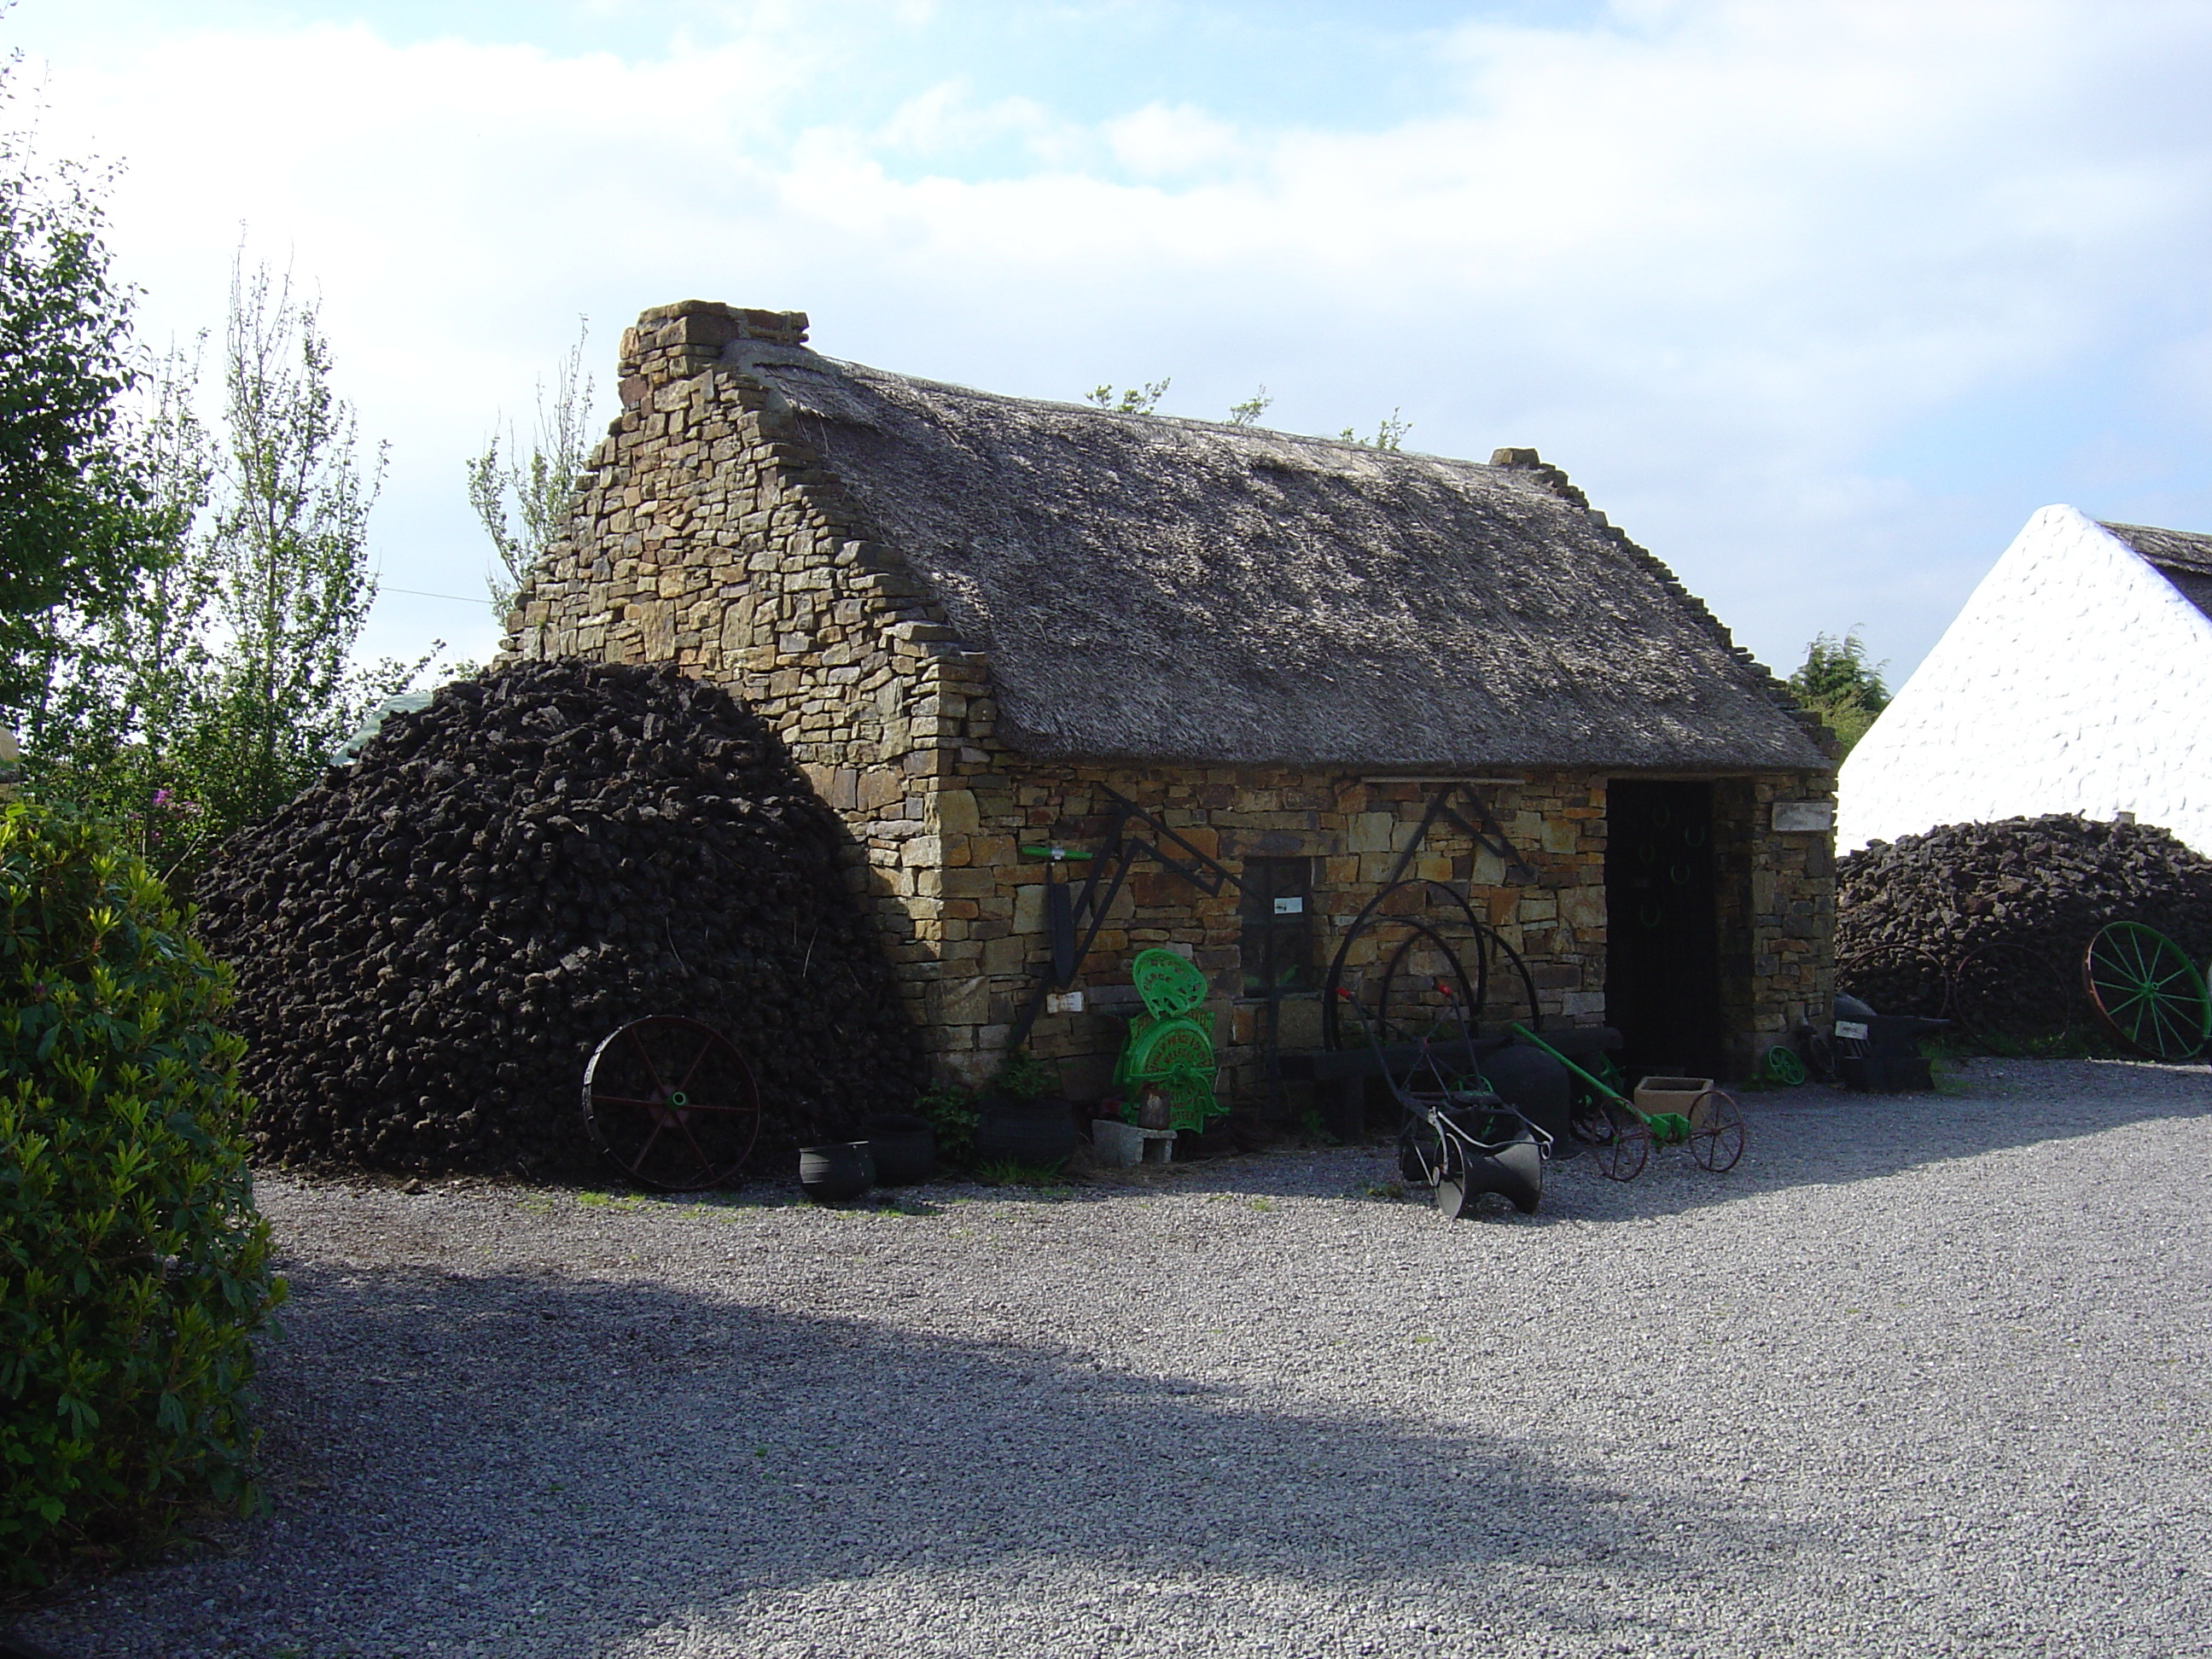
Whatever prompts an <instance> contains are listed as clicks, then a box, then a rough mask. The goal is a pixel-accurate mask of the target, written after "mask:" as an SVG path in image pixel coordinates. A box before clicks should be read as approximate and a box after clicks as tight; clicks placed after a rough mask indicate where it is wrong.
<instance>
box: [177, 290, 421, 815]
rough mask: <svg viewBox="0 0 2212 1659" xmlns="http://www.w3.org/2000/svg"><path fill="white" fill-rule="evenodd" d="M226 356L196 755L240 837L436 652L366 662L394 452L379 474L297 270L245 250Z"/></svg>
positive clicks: (192, 766)
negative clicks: (375, 522) (381, 495)
mask: <svg viewBox="0 0 2212 1659" xmlns="http://www.w3.org/2000/svg"><path fill="white" fill-rule="evenodd" d="M223 358H224V368H223V386H224V422H223V434H222V445H221V455H220V459H219V460H218V463H217V466H216V483H217V486H218V488H217V491H216V510H215V515H214V521H213V524H212V526H210V530H209V532H208V534H207V537H206V538H205V541H204V544H203V552H204V558H205V560H206V564H205V567H204V570H205V580H206V581H207V582H208V584H209V587H210V614H211V616H212V618H213V620H214V622H215V623H216V628H215V629H214V632H213V638H214V640H215V641H216V643H214V644H213V645H212V646H211V647H210V664H209V669H208V673H207V675H206V677H205V680H204V684H203V685H202V687H201V689H200V690H199V693H198V695H197V705H198V706H197V708H196V710H195V714H194V718H193V720H192V723H191V732H189V734H188V736H187V738H186V740H185V744H184V750H185V753H184V754H183V756H182V757H181V759H182V761H183V763H184V764H185V767H186V768H187V769H189V770H190V771H191V773H192V774H193V775H194V778H195V781H196V783H197V787H199V788H200V790H201V791H202V794H201V797H200V805H202V806H203V807H204V809H205V810H206V811H208V812H209V813H210V815H211V816H212V817H213V818H214V820H215V822H216V824H218V825H219V826H222V827H223V828H226V829H227V828H230V827H234V826H236V825H239V824H243V823H253V822H255V821H256V820H258V819H260V818H264V817H268V816H269V815H270V813H272V812H274V811H276V809H277V808H278V807H280V806H282V805H284V804H285V802H287V801H289V800H290V799H292V797H293V796H295V794H297V793H299V792H300V791H301V789H302V788H303V787H306V785H307V783H308V782H309V781H312V780H313V777H314V776H315V775H316V774H317V773H318V772H319V771H320V770H321V769H322V768H323V766H324V765H325V763H326V762H327V761H328V759H329V757H330V754H331V750H334V749H336V748H337V745H338V744H340V743H341V742H343V740H344V738H346V736H347V735H348V734H349V732H351V731H352V729H353V728H354V727H355V726H356V725H357V724H358V723H359V721H360V720H361V718H362V715H363V714H365V713H366V712H367V710H368V708H369V707H371V706H372V705H373V704H374V703H375V702H377V701H378V700H379V699H380V698H382V697H384V696H389V695H390V694H391V693H392V692H393V691H396V690H399V689H400V688H401V687H402V686H404V684H407V683H408V682H409V681H410V680H412V679H413V678H414V677H415V675H416V673H417V672H419V671H421V670H422V667H423V666H425V665H427V664H428V661H429V660H430V657H429V656H425V657H424V658H422V659H421V660H420V661H418V662H416V663H414V664H412V665H405V664H398V663H392V662H386V663H385V664H383V665H380V667H379V668H377V669H375V670H372V671H367V672H362V671H358V670H356V668H355V667H354V665H353V659H352V653H353V647H354V646H355V645H356V642H357V641H359V640H360V638H361V633H362V628H363V627H364V625H366V623H368V613H369V609H370V607H371V606H372V605H374V604H375V602H376V580H375V578H374V576H373V575H372V574H370V570H369V561H368V514H369V510H370V508H371V507H374V504H375V501H376V496H377V493H378V490H379V488H380V485H381V483H382V479H383V472H384V457H385V451H384V447H382V446H381V445H380V446H379V447H377V448H376V450H375V451H374V455H373V457H372V458H371V459H370V460H369V461H368V464H367V465H363V462H362V458H361V454H360V437H359V432H358V428H357V422H356V417H355V415H354V411H353V409H352V406H351V405H350V404H347V403H346V402H345V401H344V400H343V399H342V398H339V397H338V396H337V392H335V391H333V390H332V388H331V348H330V342H329V340H328V338H327V337H325V335H324V334H323V332H322V328H321V319H320V315H319V306H318V304H317V302H316V301H313V300H310V299H303V298H301V297H299V296H297V295H295V293H294V292H293V288H292V280H291V277H290V276H289V274H287V275H283V276H278V275H276V274H275V273H273V272H272V271H271V270H270V268H269V267H268V266H267V265H265V264H264V265H259V266H257V267H256V268H255V269H254V270H252V271H251V272H248V271H247V270H246V266H245V259H244V255H243V254H242V253H241V254H240V258H239V259H238V261H237V263H236V264H234V266H233V269H232V273H231V290H230V318H229V323H228V328H227V329H226V331H225V334H224V352H223ZM441 646H442V642H441ZM435 650H436V647H434V649H433V652H432V653H431V655H435Z"/></svg>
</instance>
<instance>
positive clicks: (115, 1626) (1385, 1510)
mask: <svg viewBox="0 0 2212 1659" xmlns="http://www.w3.org/2000/svg"><path fill="white" fill-rule="evenodd" d="M288 1322H289V1324H290V1325H291V1326H292V1327H293V1328H295V1332H296V1333H297V1336H296V1338H295V1340H294V1341H293V1342H291V1343H290V1344H289V1345H288V1346H283V1347H279V1348H278V1349H277V1350H276V1351H275V1352H273V1353H272V1354H271V1355H270V1363H269V1364H268V1365H267V1366H266V1370H265V1375H266V1395H267V1401H268V1407H269V1409H268V1412H267V1413H266V1414H265V1420H266V1421H268V1423H269V1424H270V1442H269V1446H268V1454H269V1456H268V1461H269V1472H270V1486H271V1488H272V1490H273V1492H275V1495H276V1510H275V1513H274V1515H273V1516H270V1517H269V1518H267V1519H264V1520H263V1521H260V1522H255V1523H253V1524H252V1525H251V1526H249V1527H247V1528H243V1529H242V1530H241V1532H240V1534H238V1535H237V1536H236V1537H235V1538H234V1539H233V1540H232V1541H231V1542H230V1544H229V1546H228V1547H224V1548H218V1549H216V1550H212V1551H210V1552H209V1553H204V1554H203V1555H201V1556H200V1557H198V1558H197V1559H191V1560H188V1561H185V1562H182V1563H179V1564H176V1565H170V1566H167V1567H162V1568H159V1569H155V1570H154V1571H149V1572H144V1573H139V1574H135V1575H130V1576H126V1577H122V1578H118V1579H117V1580H114V1581H112V1582H111V1583H108V1584H106V1585H104V1586H100V1587H98V1588H97V1589H94V1591H93V1592H92V1593H91V1595H89V1596H88V1598H87V1599H86V1600H85V1601H79V1602H77V1603H76V1604H74V1605H73V1606H66V1607H59V1608H55V1609H52V1610H50V1611H49V1612H47V1613H44V1614H41V1615H39V1616H37V1617H34V1618H33V1619H31V1620H27V1621H26V1623H25V1625H24V1626H23V1629H24V1631H25V1632H26V1633H27V1634H29V1635H31V1636H33V1637H35V1638H39V1639H41V1640H45V1641H48V1642H50V1643H52V1644H54V1645H56V1646H57V1647H58V1648H59V1649H60V1650H62V1651H63V1652H64V1653H65V1654H67V1655H69V1656H71V1659H93V1656H95V1655H100V1656H106V1655H113V1656H122V1655H130V1656H133V1659H150V1656H154V1655H157V1654H158V1655H191V1656H194V1659H199V1656H206V1655H213V1654H223V1653H231V1652H240V1653H250V1654H255V1655H268V1656H274V1655H278V1654H283V1653H291V1654H295V1655H297V1656H303V1659H304V1656H307V1655H314V1656H325V1655H339V1654H348V1655H350V1654H360V1655H386V1654H394V1653H402V1652H408V1653H433V1652H435V1653H437V1654H441V1655H443V1654H449V1653H460V1652H469V1651H482V1652H486V1653H500V1654H508V1653H512V1654H521V1655H583V1654H590V1653H595V1652H599V1651H601V1650H605V1649H607V1648H608V1647H610V1646H611V1645H613V1644H618V1643H621V1642H623V1640H625V1639H626V1638H634V1637H635V1636H637V1635H638V1634H639V1633H640V1632H641V1631H644V1630H647V1629H649V1628H653V1627H655V1626H663V1625H665V1624H666V1623H667V1622H668V1621H670V1620H679V1621H680V1620H687V1619H690V1618H694V1617H696V1618H698V1619H700V1620H703V1621H705V1622H707V1623H709V1624H712V1623H713V1622H714V1620H715V1612H716V1609H717V1608H718V1607H726V1605H727V1604H728V1603H729V1602H730V1601H731V1600H732V1598H735V1597H739V1596H744V1595H748V1594H752V1593H757V1592H774V1591H776V1590H779V1589H790V1588H792V1587H794V1586H805V1585H809V1584H818V1583H822V1582H823V1581H824V1580H829V1579H836V1580H846V1581H849V1580H854V1579H864V1578H867V1577H871V1576H878V1575H885V1574H896V1573H899V1572H902V1571H911V1572H915V1573H921V1574H927V1573H930V1572H931V1571H971V1572H972V1571H988V1572H994V1573H995V1574H998V1575H999V1576H1000V1577H1002V1578H1003V1577H1005V1576H1006V1575H1008V1574H1010V1573H1011V1574H1013V1575H1014V1576H1015V1577H1016V1578H1017V1579H1018V1578H1019V1577H1021V1576H1023V1575H1024V1574H1026V1575H1028V1576H1029V1577H1030V1579H1031V1582H1032V1583H1033V1585H1034V1586H1035V1587H1036V1588H1035V1589H1033V1590H1032V1591H1031V1592H1030V1594H1040V1593H1042V1590H1043V1589H1044V1588H1045V1587H1046V1586H1047V1585H1048V1584H1049V1583H1050V1578H1051V1575H1052V1573H1053V1572H1054V1571H1055V1566H1056V1564H1066V1565H1068V1566H1071V1567H1073V1569H1075V1570H1077V1571H1083V1572H1088V1573H1091V1574H1094V1575H1095V1574H1103V1575H1105V1576H1106V1577H1108V1578H1109V1579H1126V1580H1139V1581H1143V1582H1144V1583H1146V1585H1148V1586H1153V1587H1167V1588H1169V1589H1172V1587H1173V1585H1174V1584H1175V1583H1176V1582H1178V1581H1179V1580H1182V1579H1187V1578H1189V1577H1193V1576H1194V1575H1196V1574H1199V1573H1200V1572H1210V1573H1222V1572H1226V1573H1230V1574H1233V1575H1241V1576H1244V1577H1249V1578H1253V1579H1257V1578H1261V1577H1289V1578H1294V1579H1296V1580H1297V1582H1299V1583H1301V1584H1302V1585H1307V1586H1318V1587H1322V1588H1326V1587H1328V1586H1330V1585H1335V1586H1338V1587H1340V1589H1341V1590H1342V1591H1343V1592H1345V1593H1348V1594H1352V1595H1358V1594H1361V1593H1363V1591H1364V1590H1365V1589H1368V1588H1370V1587H1371V1586H1372V1583H1373V1581H1375V1580H1376V1579H1378V1578H1381V1579H1387V1580H1397V1581H1401V1582H1409V1583H1413V1584H1416V1585H1418V1584H1420V1583H1430V1584H1437V1585H1441V1584H1445V1583H1451V1584H1455V1585H1459V1586H1461V1587H1462V1588H1465V1587H1468V1585H1470V1584H1471V1583H1480V1582H1481V1581H1483V1580H1484V1579H1485V1577H1486V1575H1489V1574H1494V1573H1496V1572H1498V1571H1500V1570H1504V1569H1510V1570H1512V1571H1514V1572H1515V1573H1516V1574H1517V1577H1519V1579H1521V1580H1524V1581H1525V1580H1528V1579H1530V1578H1532V1577H1534V1579H1537V1580H1543V1575H1544V1573H1545V1572H1546V1571H1547V1570H1548V1569H1550V1568H1553V1567H1557V1568H1559V1569H1562V1570H1569V1569H1571V1570H1573V1571H1578V1572H1580V1573H1582V1574H1584V1575H1587V1574H1589V1573H1590V1572H1592V1571H1595V1572H1597V1573H1599V1574H1601V1575H1603V1576H1605V1577H1608V1578H1611V1579H1613V1580H1615V1581H1618V1580H1620V1579H1623V1578H1627V1579H1634V1580H1637V1581H1639V1582H1656V1581H1658V1580H1661V1579H1664V1580H1666V1581H1668V1583H1672V1584H1675V1585H1678V1586H1680V1588H1682V1589H1684V1590H1685V1591H1686V1593H1687V1595H1689V1598H1690V1600H1691V1601H1693V1602H1694V1601H1696V1600H1697V1599H1698V1593H1699V1587H1700V1586H1701V1585H1703V1586H1705V1587H1706V1589H1708V1590H1709V1591H1711V1592H1719V1591H1720V1590H1722V1589H1723V1586H1724V1585H1727V1584H1740V1583H1741V1579H1742V1577H1743V1575H1744V1574H1745V1573H1746V1571H1756V1568H1755V1567H1753V1566H1751V1565H1749V1564H1753V1563H1756V1562H1759V1561H1761V1560H1777V1561H1778V1560H1782V1559H1787V1558H1788V1557H1790V1556H1791V1555H1794V1554H1795V1553H1796V1549H1797V1548H1798V1546H1799V1542H1800V1541H1797V1540H1795V1539H1794V1538H1789V1537H1785V1536H1784V1534H1781V1533H1779V1532H1761V1533H1759V1534H1758V1535H1753V1531H1752V1530H1751V1529H1752V1528H1753V1525H1754V1523H1753V1522H1748V1521H1747V1520H1745V1519H1744V1518H1743V1517H1742V1516H1740V1515H1737V1514H1732V1513H1729V1512H1725V1511H1722V1510H1711V1511H1707V1510H1705V1509H1704V1508H1703V1507H1702V1506H1701V1505H1700V1504H1697V1503H1695V1502H1682V1501H1680V1500H1678V1499H1670V1500H1669V1505H1668V1511H1667V1514H1666V1516H1665V1517H1664V1519H1665V1522H1666V1523H1667V1524H1665V1525H1662V1524H1660V1523H1659V1522H1658V1521H1657V1520H1656V1518H1655V1516H1654V1515H1653V1513H1652V1511H1651V1510H1650V1507H1649V1504H1650V1495H1649V1494H1648V1493H1647V1494H1646V1495H1645V1496H1644V1498H1641V1499H1637V1500H1632V1499H1631V1498H1628V1497H1627V1496H1626V1495H1625V1494H1623V1493H1621V1492H1613V1491H1608V1490H1605V1489H1603V1488H1601V1487H1599V1486H1593V1485H1590V1484H1588V1483H1586V1482H1583V1481H1579V1480H1574V1479H1571V1478H1568V1477H1566V1476H1564V1475H1563V1474H1560V1473H1559V1470H1558V1469H1557V1468H1556V1467H1554V1466H1553V1465H1551V1464H1549V1463H1548V1462H1547V1460H1546V1458H1545V1457H1544V1455H1543V1454H1541V1452H1539V1451H1537V1450H1535V1449H1532V1448H1530V1447H1528V1446H1526V1445H1519V1444H1515V1443H1510V1442H1501V1441H1498V1440H1496V1439H1468V1438H1462V1437H1446V1436H1443V1435H1439V1434H1436V1433H1432V1432H1422V1431H1415V1430H1413V1429H1409V1428H1407V1427H1404V1426H1400V1425H1393V1424H1392V1423H1391V1422H1390V1421H1389V1419H1387V1418H1386V1417H1383V1415H1382V1414H1381V1413H1378V1414H1377V1418H1376V1419H1373V1420H1358V1421H1354V1420H1343V1419H1319V1418H1310V1417H1301V1416H1293V1415H1285V1414H1282V1413H1275V1412H1270V1411H1267V1410H1264V1409H1260V1408H1258V1407H1255V1405H1254V1404H1253V1403H1252V1402H1251V1401H1249V1400H1247V1399H1242V1398H1239V1397H1237V1395H1234V1394H1231V1393H1228V1392H1225V1391H1218V1390H1208V1389H1200V1388H1198V1387H1194V1386H1192V1385H1190V1384H1188V1383H1181V1382H1177V1381H1175V1380H1171V1379H1163V1378H1159V1377H1151V1376H1132V1375H1129V1374H1127V1373H1124V1372H1119V1371H1115V1370H1104V1369H1100V1368H1097V1367H1096V1366H1094V1365H1092V1364H1090V1363H1089V1362H1087V1361H1085V1359H1083V1358H1081V1357H1079V1356H1076V1355H1070V1354H1063V1353H1060V1352H1045V1351H1042V1350H1040V1349H1036V1348H1034V1347H1024V1346H1016V1345H1011V1344H1009V1345H993V1344H986V1343H975V1342H961V1341H950V1340H936V1339H927V1338H916V1337H913V1336H910V1335H907V1334H901V1333H896V1332H891V1331H887V1330H884V1329H882V1328H874V1327H870V1326H867V1325H865V1324H862V1323H859V1322H854V1321H851V1320H847V1319H840V1318H832V1317H825V1318H822V1319H819V1320H813V1321H806V1320H794V1319H792V1318H789V1317H787V1316H781V1315H776V1314H773V1313H765V1312H763V1311H762V1310H757V1309H754V1308H748V1307H743V1306H736V1305H731V1304H720V1303H714V1302H710V1301H707V1300H703V1299H700V1298H696V1297H690V1296H686V1295H683V1294H679V1293H676V1292H673V1291H668V1290H666V1289H664V1288H658V1287H652V1286H640V1285H599V1284H588V1283H587V1284H578V1283H575V1282H574V1281H570V1280H566V1279H557V1278H552V1277H545V1278H533V1277H528V1276H515V1275H507V1276H487V1277H482V1278H467V1277H460V1276H450V1275H449V1276H440V1275H435V1274H425V1273H412V1272H387V1273H376V1274H373V1275H368V1274H364V1275H359V1276H354V1275H348V1274H344V1273H338V1272H334V1271H331V1270H328V1269H324V1268H309V1269H307V1270H306V1271H303V1272H301V1273H298V1274H297V1275H296V1276H295V1279H294V1295H293V1300H292V1303H291V1304H290V1306H289V1310H288ZM1675 1523H1680V1524H1679V1525H1676V1524H1675ZM1670 1528H1671V1530H1670ZM1659 1538H1666V1539H1668V1540H1669V1541H1668V1542H1667V1543H1664V1544H1658V1543H1654V1542H1652V1541H1653V1540H1655V1539H1659ZM1543 1582H1546V1583H1548V1582H1549V1581H1547V1580H1546V1581H1543ZM1015 1593H1017V1594H1019V1593H1020V1592H1019V1591H1018V1589H1017V1591H1016V1592H1015ZM1575 1595H1577V1592H1576V1591H1573V1590H1571V1589H1568V1588H1567V1587H1566V1585H1565V1583H1564V1582H1561V1583H1559V1584H1557V1585H1556V1586H1553V1588H1552V1589H1549V1590H1547V1592H1545V1593H1543V1594H1538V1595H1533V1596H1524V1597H1523V1601H1522V1613H1523V1614H1524V1615H1525V1618H1526V1620H1528V1623H1529V1624H1531V1625H1541V1624H1542V1623H1544V1622H1546V1621H1547V1620H1556V1621H1559V1622H1560V1623H1563V1624H1565V1625H1568V1626H1577V1627H1580V1628H1583V1629H1585V1630H1587V1629H1588V1628H1589V1626H1590V1625H1591V1623H1592V1622H1593V1621H1605V1622H1608V1623H1613V1624H1615V1625H1618V1624H1619V1621H1620V1619H1621V1617H1622V1613H1621V1607H1622V1605H1623V1604H1622V1603H1620V1602H1613V1603H1609V1604H1608V1605H1607V1606H1605V1607H1583V1606H1579V1605H1576V1604H1575V1603H1574V1597H1575ZM1723 1599H1724V1598H1723ZM1630 1600H1631V1601H1633V1600H1634V1598H1630ZM1707 1605H1708V1606H1710V1605H1712V1603H1711V1601H1708V1602H1707ZM156 1607H159V1608H163V1609H167V1610H169V1611H167V1612H166V1613H155V1612H154V1611H153V1609H155V1608H156ZM177 1609H183V1611H182V1612H179V1611H176V1610H177ZM915 1616H920V1615H919V1614H916V1615H915ZM885 1634H886V1636H887V1638H895V1637H896V1631H895V1630H890V1629H886V1632H885ZM471 1644H478V1645H474V1646H472V1645H471Z"/></svg>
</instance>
